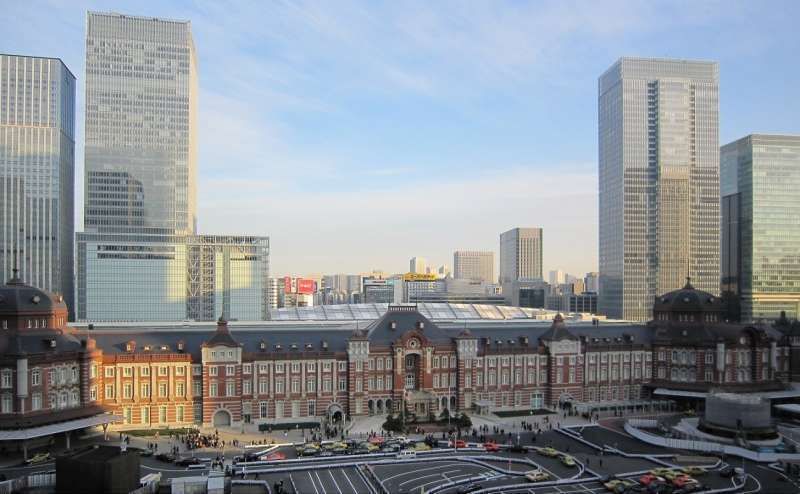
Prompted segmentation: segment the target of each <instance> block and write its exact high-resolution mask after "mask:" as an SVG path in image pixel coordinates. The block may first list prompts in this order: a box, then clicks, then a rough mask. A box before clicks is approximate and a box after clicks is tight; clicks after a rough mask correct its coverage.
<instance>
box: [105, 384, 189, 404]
mask: <svg viewBox="0 0 800 494" xmlns="http://www.w3.org/2000/svg"><path fill="white" fill-rule="evenodd" d="M197 385H198V386H199V385H200V383H197ZM133 389H134V388H133V384H132V383H124V384H123V385H122V399H124V400H131V399H133ZM196 391H197V390H196ZM90 394H91V399H92V400H96V399H97V398H96V388H95V387H94V386H92V388H91V393H90ZM195 394H196V395H198V396H199V395H200V393H195ZM172 396H175V397H178V398H183V397H185V396H186V384H185V383H184V382H176V383H175V391H174V394H173V395H172ZM138 397H140V398H151V397H152V396H151V395H150V383H141V384H140V385H139V396H138ZM158 397H159V398H169V397H170V394H169V383H166V382H162V383H158ZM115 398H116V386H115V385H114V384H106V387H105V399H107V400H113V399H115Z"/></svg>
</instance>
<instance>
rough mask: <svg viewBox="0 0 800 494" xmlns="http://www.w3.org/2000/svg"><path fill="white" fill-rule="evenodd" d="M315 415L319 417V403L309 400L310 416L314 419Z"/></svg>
mask: <svg viewBox="0 0 800 494" xmlns="http://www.w3.org/2000/svg"><path fill="white" fill-rule="evenodd" d="M315 415H317V402H316V401H314V400H308V416H309V417H314V416H315Z"/></svg>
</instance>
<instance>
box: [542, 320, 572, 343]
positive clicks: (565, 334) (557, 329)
mask: <svg viewBox="0 0 800 494" xmlns="http://www.w3.org/2000/svg"><path fill="white" fill-rule="evenodd" d="M539 338H540V339H542V340H546V341H561V340H573V341H574V340H577V339H578V337H577V336H575V335H574V334H573V333H572V332H570V330H569V329H567V325H566V324H564V318H563V317H562V316H561V314H556V317H555V319H553V324H551V325H550V329H548V330H547V331H545V332H544V334H542V335H541V336H540V337H539Z"/></svg>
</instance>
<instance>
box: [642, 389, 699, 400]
mask: <svg viewBox="0 0 800 494" xmlns="http://www.w3.org/2000/svg"><path fill="white" fill-rule="evenodd" d="M653 394H654V395H659V396H683V397H686V398H705V397H706V395H707V394H708V393H700V392H697V391H683V390H680V389H667V388H657V389H656V390H655V391H653Z"/></svg>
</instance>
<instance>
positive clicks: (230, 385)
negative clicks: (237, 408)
mask: <svg viewBox="0 0 800 494" xmlns="http://www.w3.org/2000/svg"><path fill="white" fill-rule="evenodd" d="M225 396H236V383H235V382H233V381H228V382H226V383H225Z"/></svg>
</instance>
